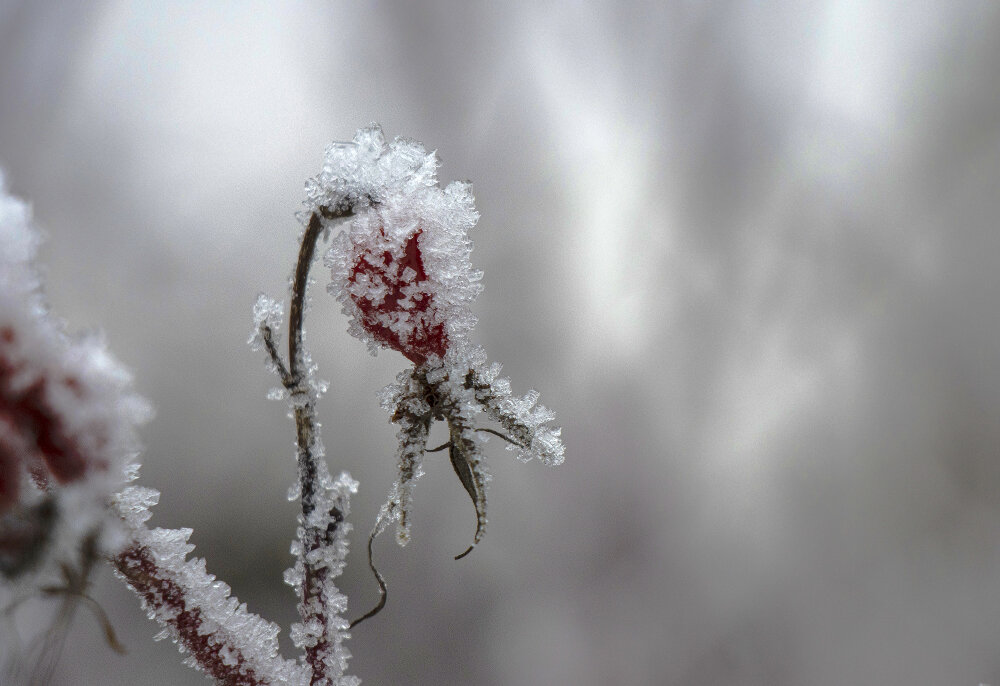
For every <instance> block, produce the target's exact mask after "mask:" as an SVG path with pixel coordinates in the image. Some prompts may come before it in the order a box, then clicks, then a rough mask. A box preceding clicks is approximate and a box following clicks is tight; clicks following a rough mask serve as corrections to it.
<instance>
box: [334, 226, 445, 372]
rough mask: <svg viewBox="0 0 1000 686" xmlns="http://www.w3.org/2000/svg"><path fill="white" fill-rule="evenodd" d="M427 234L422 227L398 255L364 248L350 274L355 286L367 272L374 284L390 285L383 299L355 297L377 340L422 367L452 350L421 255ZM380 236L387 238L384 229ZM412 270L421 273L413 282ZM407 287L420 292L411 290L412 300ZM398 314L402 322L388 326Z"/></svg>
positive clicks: (363, 318)
mask: <svg viewBox="0 0 1000 686" xmlns="http://www.w3.org/2000/svg"><path fill="white" fill-rule="evenodd" d="M422 233H423V230H422V229H420V228H418V229H417V230H416V231H415V232H414V233H413V235H412V236H410V237H409V238H408V239H407V241H406V243H405V244H404V246H403V254H402V256H401V257H398V258H397V257H395V256H393V254H392V253H391V252H389V251H388V250H386V251H383V252H381V253H379V252H376V251H373V250H363V251H362V252H361V253H360V255H359V256H358V258H357V260H356V261H355V262H354V265H353V266H352V267H351V271H350V275H349V277H348V281H349V282H350V284H351V285H354V284H356V283H357V281H358V279H359V277H360V276H361V275H362V274H363V275H365V276H367V277H368V279H369V280H370V281H371V282H372V283H376V284H378V283H381V284H383V285H384V286H385V288H386V289H387V292H386V293H385V297H383V298H382V299H381V300H380V301H378V302H376V301H375V299H374V298H372V297H370V296H367V295H355V294H353V293H352V294H351V300H353V301H354V304H355V305H357V306H358V309H359V310H360V311H361V318H360V319H361V325H362V326H363V327H364V329H365V330H366V331H367V332H368V333H369V334H371V336H372V337H373V338H375V340H377V341H378V342H380V343H382V344H384V345H386V346H388V347H390V348H392V349H393V350H398V351H399V352H401V353H403V355H404V356H405V357H406V358H407V359H409V360H410V361H411V362H413V363H414V364H417V365H420V364H423V363H424V362H426V361H427V358H428V357H429V356H431V355H437V356H439V357H440V356H444V353H445V350H446V349H447V348H448V335H447V333H446V332H445V326H444V322H443V321H438V319H439V318H438V317H437V316H436V315H437V310H436V308H435V303H434V297H433V289H432V287H431V286H432V284H431V283H430V280H429V279H428V276H427V272H426V270H425V269H424V261H423V257H422V256H421V254H420V243H419V237H420V235H421V234H422ZM379 235H380V237H381V238H382V239H383V241H384V240H385V229H384V228H380V229H379ZM408 268H409V269H411V270H413V272H415V276H413V277H412V278H411V279H409V281H407V280H406V279H405V278H404V272H405V271H406V270H407V269H408ZM406 286H410V287H411V288H412V287H416V290H417V292H416V293H411V297H409V298H408V297H407V296H406V295H405V294H404V293H403V288H404V287H406ZM369 292H370V291H369ZM397 318H398V319H399V320H400V321H401V323H402V325H401V326H393V327H390V326H388V324H389V323H390V322H391V321H394V320H396V319H397Z"/></svg>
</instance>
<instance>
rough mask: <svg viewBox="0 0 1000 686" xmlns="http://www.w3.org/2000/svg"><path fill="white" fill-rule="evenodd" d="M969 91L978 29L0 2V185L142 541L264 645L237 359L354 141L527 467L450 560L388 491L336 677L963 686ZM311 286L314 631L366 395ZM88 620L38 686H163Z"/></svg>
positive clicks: (284, 505)
mask: <svg viewBox="0 0 1000 686" xmlns="http://www.w3.org/2000/svg"><path fill="white" fill-rule="evenodd" d="M998 75H1000V5H997V4H996V3H995V2H991V1H986V0H983V1H981V2H976V1H971V0H970V1H965V0H953V1H950V2H945V3H940V2H911V3H896V2H889V1H888V0H883V1H876V0H815V1H807V2H795V3H734V2H718V1H700V2H687V1H682V0H670V1H669V2H667V1H664V2H652V1H650V2H644V3H637V2H622V1H621V0H589V1H588V2H572V3H571V2H564V3H557V2H524V3H517V2H496V3H451V2H443V1H441V2H406V1H403V0H399V1H397V2H347V1H326V2H301V3H299V2H296V3H264V2H208V3H206V2H170V3H166V2H162V3H156V2H148V3H140V2H91V3H54V2H28V1H20V2H16V1H15V2H12V1H10V0H7V1H3V0H0V165H2V166H3V167H4V168H5V169H6V170H7V176H8V183H9V185H10V186H11V188H12V190H13V192H15V193H16V194H18V195H20V196H22V197H25V198H28V199H30V200H31V201H32V202H33V204H34V207H35V212H36V216H37V218H38V222H39V223H40V224H41V225H42V226H43V227H44V228H45V230H46V231H47V233H48V242H47V245H46V246H45V248H44V251H43V261H44V266H45V269H46V271H47V276H48V289H47V290H48V294H49V297H50V300H51V302H52V304H53V308H54V309H55V310H56V311H57V312H58V313H60V314H61V315H62V316H64V317H65V318H66V319H67V320H68V321H69V322H70V324H71V326H72V327H74V328H90V327H99V328H100V329H102V330H103V331H104V332H106V334H107V337H108V339H109V341H110V343H111V346H112V348H113V350H114V351H115V352H116V353H117V355H118V356H119V357H120V358H121V359H122V360H123V361H124V362H125V363H126V364H127V365H128V366H129V367H130V368H132V369H133V370H134V371H135V373H136V377H137V382H138V386H139V388H140V390H141V391H142V393H143V394H145V395H146V396H148V397H149V398H150V399H151V400H152V401H153V402H154V403H155V405H156V407H157V410H158V414H157V417H156V418H155V420H154V421H153V422H152V423H151V424H149V425H148V426H147V427H146V428H145V430H144V437H145V442H146V445H147V450H146V453H145V456H144V458H143V463H144V467H143V477H142V481H143V483H145V484H148V485H152V486H155V487H158V488H159V489H160V490H162V492H163V497H162V502H161V505H160V506H159V507H158V508H157V509H156V517H155V518H154V520H153V523H154V524H159V525H163V526H190V527H193V528H194V531H195V533H194V537H193V540H194V542H195V543H197V545H198V553H199V554H201V555H202V556H205V557H206V558H207V559H208V561H209V568H210V570H212V571H214V572H215V573H217V574H218V575H219V576H220V577H221V578H223V579H225V580H226V581H228V582H229V583H230V584H231V585H232V586H233V587H234V589H235V592H236V593H237V594H238V596H239V597H240V599H241V600H244V601H246V602H247V603H248V604H249V605H250V607H251V609H253V610H255V611H258V612H261V613H262V614H264V615H265V616H266V617H268V618H270V619H273V620H275V621H278V622H280V623H281V624H282V625H283V626H285V627H286V628H287V626H288V624H289V623H290V622H291V621H293V620H294V613H295V610H294V600H293V595H292V592H291V591H290V589H288V588H286V587H285V586H284V585H283V584H282V582H281V573H282V571H283V569H284V568H285V567H287V566H288V565H289V564H290V561H291V557H290V556H289V554H288V544H289V541H290V539H291V536H292V534H293V531H294V526H295V522H294V516H295V505H294V504H293V503H289V502H287V501H286V498H285V494H286V491H287V488H288V486H289V485H290V484H291V482H292V480H293V478H294V462H293V458H292V433H293V430H292V425H291V423H290V422H289V421H288V420H287V419H286V418H285V410H284V408H283V407H282V405H281V404H280V403H273V402H268V401H266V400H265V394H266V392H267V390H268V388H270V387H272V386H273V385H275V380H274V379H273V378H270V376H269V374H268V373H267V372H266V371H265V369H264V365H263V362H262V359H261V358H260V357H259V356H258V355H256V354H254V353H252V352H251V351H250V350H249V349H248V348H247V346H246V345H245V341H246V339H247V336H248V333H249V328H250V308H251V305H252V303H253V301H254V299H255V297H256V294H257V293H258V292H259V291H262V290H263V291H267V292H269V293H272V294H276V295H280V294H282V293H283V292H284V290H285V288H286V280H287V277H288V275H289V273H290V270H291V265H292V260H293V259H294V254H295V247H296V238H297V233H298V224H297V223H296V221H295V219H294V217H293V214H294V212H295V211H296V210H297V209H298V207H299V203H300V202H301V199H302V197H303V193H302V186H303V182H304V181H305V179H306V178H307V177H308V176H311V175H312V174H314V173H316V172H317V171H318V170H319V166H320V163H321V160H322V155H323V151H324V149H325V146H326V145H327V144H328V143H329V142H330V141H332V140H343V139H349V138H351V137H352V136H353V133H354V131H355V129H356V128H358V127H359V126H363V125H365V124H367V123H369V122H370V121H378V122H381V123H382V125H383V126H384V127H385V130H386V132H387V134H388V135H390V136H394V135H405V136H409V137H413V138H417V139H419V140H421V141H423V142H424V143H425V144H426V145H427V147H428V148H430V149H435V148H436V149H437V150H438V151H439V155H440V157H441V159H442V167H441V170H440V176H441V179H442V180H443V181H445V182H447V181H450V180H452V179H472V180H473V181H474V182H475V190H476V197H477V205H478V208H479V210H480V211H481V212H482V219H481V221H480V223H479V225H478V226H477V228H476V229H475V232H474V235H473V238H474V240H475V242H476V249H475V252H474V253H473V258H474V263H475V264H476V266H477V267H480V268H482V269H483V270H485V274H486V276H485V285H486V291H485V292H484V294H483V295H482V297H481V298H480V300H479V301H478V306H477V313H478V314H479V315H480V324H479V326H478V341H479V342H480V343H482V344H483V345H484V346H485V347H486V348H487V350H488V351H489V353H490V355H491V357H493V358H494V359H497V360H500V361H503V362H504V364H505V369H506V372H507V373H508V374H509V375H510V376H511V377H512V379H513V382H514V387H515V390H518V391H519V392H524V391H526V390H528V389H529V388H532V387H533V388H536V389H538V390H539V391H541V393H542V401H543V402H544V403H546V404H547V405H549V406H550V407H552V408H554V409H555V410H556V411H557V412H558V414H559V421H560V423H561V424H562V426H563V427H564V436H565V439H566V443H567V446H568V452H567V460H566V464H565V465H564V466H561V467H558V468H552V469H549V468H545V467H543V466H541V465H539V464H535V463H532V464H527V465H522V464H519V463H517V462H516V461H515V460H513V459H512V457H511V456H510V455H509V454H508V453H507V452H506V451H504V450H502V449H501V447H500V446H499V445H498V444H497V443H496V442H493V443H491V444H490V451H489V455H490V459H491V464H492V469H493V472H494V474H495V479H494V483H493V486H492V490H491V493H490V514H491V524H490V531H489V534H488V536H487V538H486V540H485V543H484V544H483V545H482V546H480V548H479V549H478V550H477V551H476V552H475V553H474V554H473V555H471V556H470V557H469V558H467V559H465V560H462V561H460V562H455V561H453V560H452V559H451V558H452V556H453V555H454V554H455V553H457V552H459V551H461V550H463V549H464V547H465V546H466V544H467V543H468V541H469V538H470V536H471V535H472V532H473V529H474V518H473V513H472V508H471V505H470V504H469V502H468V501H467V498H466V496H465V494H464V492H463V491H462V489H461V487H460V485H459V483H458V481H457V479H456V478H455V476H454V474H453V473H452V472H451V469H450V468H449V466H448V464H447V461H446V460H445V459H444V458H441V459H440V460H438V459H437V458H436V457H430V458H429V464H428V469H427V472H428V473H427V476H426V477H425V478H424V479H423V480H422V482H421V483H420V484H419V485H418V488H417V491H416V498H417V500H416V502H417V509H416V515H415V523H414V540H413V542H412V544H411V545H410V546H409V547H408V548H406V549H400V548H397V547H396V546H395V545H394V544H393V543H392V542H391V541H390V539H389V538H388V537H386V539H385V540H383V541H381V542H380V543H379V545H378V546H377V555H378V558H379V560H380V562H381V565H382V569H383V572H384V574H385V575H386V577H387V578H388V581H389V584H390V599H389V604H388V607H387V608H386V610H385V611H384V612H383V613H382V615H381V616H379V617H378V618H377V619H375V620H373V621H371V622H369V623H367V624H364V625H361V626H359V627H358V628H357V629H356V631H355V636H354V638H353V639H352V641H351V642H350V644H349V647H350V649H351V651H352V652H353V654H354V658H353V660H352V662H351V673H352V674H357V675H359V676H361V677H362V678H363V679H364V680H365V682H366V683H368V684H477V685H481V686H506V685H511V686H514V685H524V684H539V685H550V684H576V685H580V686H584V685H590V684H594V685H596V684H605V683H614V684H624V685H631V684H636V685H647V684H653V685H658V684H669V685H677V686H689V685H690V686H716V685H718V686H724V685H725V686H728V685H740V686H755V685H759V686H803V685H806V684H808V685H811V686H827V685H829V686H846V685H849V684H872V685H880V686H897V685H898V686H903V685H906V686H944V685H948V686H976V685H977V684H1000V453H998V444H1000V230H998V229H1000V227H998V218H1000V77H998ZM316 274H317V275H318V276H320V277H322V276H323V271H322V269H321V268H319V269H317V271H316ZM322 286H323V282H322V279H321V280H320V282H319V284H318V285H317V288H316V289H315V294H316V296H315V307H314V309H313V312H312V314H311V318H310V320H309V322H310V323H309V334H310V336H309V341H310V343H311V348H312V350H313V352H314V354H315V357H316V359H317V361H318V363H319V365H320V370H321V375H322V376H324V377H325V378H328V379H330V380H331V381H332V391H331V393H330V394H329V396H328V397H327V398H326V399H325V401H324V402H323V404H322V406H321V416H322V418H323V421H324V431H325V439H326V443H327V446H328V453H329V458H330V461H331V463H332V469H334V470H339V469H347V470H349V471H350V472H351V473H352V474H353V475H354V476H355V477H356V478H357V479H359V480H360V482H361V489H360V492H359V493H358V495H357V496H356V498H355V500H354V505H353V515H352V519H353V522H354V524H355V526H356V529H357V532H356V535H355V537H354V548H355V552H354V553H353V554H352V556H351V558H350V567H349V569H348V572H347V574H346V576H345V577H344V578H343V579H342V582H343V583H342V587H343V588H344V590H345V591H346V592H347V593H348V594H349V596H350V598H351V600H352V608H353V611H352V613H351V614H357V613H358V612H360V611H362V610H365V609H367V608H368V606H369V605H370V604H371V603H372V602H374V600H375V586H374V583H373V581H372V579H371V577H370V576H369V574H368V572H367V570H366V565H365V563H364V557H363V544H362V543H363V540H364V539H363V536H364V535H365V533H366V532H367V530H368V528H369V527H370V525H371V523H372V522H373V520H374V517H375V513H376V511H377V509H378V507H379V505H380V504H381V502H382V500H383V498H384V497H385V494H386V492H387V490H388V488H389V486H390V484H391V482H392V480H393V478H394V474H395V465H394V457H393V449H394V435H393V434H394V429H393V427H391V426H390V424H389V423H388V421H387V417H386V416H385V415H384V414H383V413H382V411H381V410H380V409H379V407H378V404H377V401H376V399H375V392H376V390H377V389H378V388H380V387H381V386H383V385H384V384H386V383H388V382H389V381H391V380H392V378H393V376H394V375H395V373H396V372H397V371H398V370H399V369H400V368H402V366H403V363H404V360H403V359H402V358H401V357H400V356H399V355H397V354H394V353H382V354H380V355H379V356H378V357H377V358H371V357H370V356H368V354H367V352H366V350H365V347H364V346H363V345H362V344H361V343H359V342H358V341H356V340H354V339H351V338H349V337H348V336H347V335H346V334H345V333H344V330H345V327H346V320H345V318H344V317H343V315H341V314H340V312H339V308H338V307H337V306H336V303H335V302H334V301H333V298H331V297H329V296H327V295H326V294H325V293H324V292H323V290H322ZM95 596H96V597H97V598H98V599H99V600H100V602H101V603H102V605H103V606H104V607H105V608H106V609H107V611H108V613H109V614H110V615H111V617H112V618H113V620H114V624H115V626H116V628H117V630H118V632H119V633H120V635H121V636H122V638H123V640H124V642H125V643H126V644H127V645H128V648H129V654H128V655H127V656H125V657H119V656H117V655H115V654H113V653H112V652H111V651H110V650H109V649H108V648H107V647H106V646H105V645H104V644H103V640H102V635H101V632H100V630H99V628H98V625H97V624H96V623H95V622H94V620H93V618H92V617H91V616H89V615H88V613H86V612H82V613H81V614H79V615H78V616H77V618H76V620H75V622H74V623H73V625H72V628H71V629H70V632H69V636H68V640H67V643H66V647H65V650H64V653H63V656H62V660H61V662H60V666H59V668H58V670H57V673H56V680H55V683H58V684H81V683H86V684H109V685H115V684H123V685H124V684H146V685H154V684H171V685H178V684H201V683H203V680H202V678H201V677H200V675H198V674H196V673H194V672H192V671H191V670H189V669H187V668H186V667H184V666H182V665H181V663H180V659H179V657H178V655H177V653H176V650H175V648H174V647H173V646H172V645H171V644H170V643H169V642H160V643H154V642H152V640H151V637H152V636H153V635H154V634H155V633H157V631H158V629H157V627H156V626H155V625H154V624H153V623H151V622H149V621H147V619H146V618H145V616H144V614H143V612H142V611H141V610H140V609H139V607H138V603H137V602H136V599H135V598H134V597H133V596H132V595H131V593H130V592H129V591H127V590H126V589H125V588H124V587H123V586H122V585H121V584H120V583H119V582H117V581H116V580H114V579H113V578H112V577H111V574H110V572H108V571H104V572H102V574H101V576H100V577H99V578H98V580H97V583H96V589H95ZM28 607H29V609H23V610H22V611H20V612H19V613H18V629H17V630H18V632H20V633H21V634H22V635H23V636H22V638H27V639H28V640H29V641H30V637H31V636H33V635H35V634H37V632H38V631H40V630H41V629H42V628H43V627H44V626H45V623H46V621H48V617H49V616H50V613H51V611H52V610H53V606H52V605H51V604H46V603H42V602H37V603H34V604H32V605H30V606H28ZM12 631H13V630H12V629H11V628H10V626H9V625H4V627H3V629H2V630H0V636H2V638H0V645H3V646H4V649H5V650H7V651H8V652H10V651H11V646H12V645H13V644H14V640H13V633H12ZM286 633H287V629H286ZM282 640H283V641H284V645H285V646H286V648H287V647H288V646H289V644H288V641H287V638H285V634H283V639H282Z"/></svg>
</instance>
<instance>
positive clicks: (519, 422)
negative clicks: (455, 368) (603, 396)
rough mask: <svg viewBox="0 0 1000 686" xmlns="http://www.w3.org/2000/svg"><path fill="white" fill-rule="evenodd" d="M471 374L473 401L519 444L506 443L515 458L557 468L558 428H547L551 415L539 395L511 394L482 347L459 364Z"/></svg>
mask: <svg viewBox="0 0 1000 686" xmlns="http://www.w3.org/2000/svg"><path fill="white" fill-rule="evenodd" d="M454 364H461V365H463V366H465V367H467V368H468V369H471V370H472V372H473V378H474V388H475V395H476V402H477V403H479V404H480V405H481V406H482V407H483V408H484V409H485V410H486V414H487V415H488V416H489V418H490V419H492V420H494V421H496V422H499V423H500V425H501V426H503V427H504V428H505V429H507V431H508V432H509V435H510V436H511V438H514V439H515V440H516V441H518V443H519V445H515V444H511V443H508V444H507V449H508V450H511V451H514V452H516V453H517V458H518V459H519V460H521V461H522V462H527V461H529V460H531V459H532V458H537V459H538V460H540V461H541V462H542V463H543V464H545V465H552V466H555V465H560V464H562V463H563V461H564V460H565V454H566V447H565V446H564V445H563V442H562V439H561V438H560V436H561V434H562V429H560V428H558V427H553V426H548V423H549V422H551V421H552V420H553V419H555V416H556V415H555V413H554V412H553V411H552V410H550V409H549V408H547V407H545V406H544V405H538V404H537V403H538V398H539V394H538V392H537V391H534V390H531V391H528V392H527V393H525V394H524V395H523V396H521V397H517V396H515V395H514V394H513V393H512V392H511V386H510V379H508V378H507V377H502V376H500V368H501V365H500V363H499V362H493V363H492V364H488V363H487V360H486V353H485V352H484V351H483V349H482V348H479V347H471V348H469V349H468V350H467V351H466V357H465V359H463V360H462V361H461V362H460V363H459V362H457V361H456V362H455V363H454Z"/></svg>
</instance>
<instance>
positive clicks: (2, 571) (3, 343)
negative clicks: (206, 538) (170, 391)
mask: <svg viewBox="0 0 1000 686" xmlns="http://www.w3.org/2000/svg"><path fill="white" fill-rule="evenodd" d="M39 241H40V238H39V232H38V230H37V229H36V228H35V227H34V225H33V223H32V218H31V211H30V208H29V207H28V206H27V205H26V204H25V203H23V202H21V201H20V200H18V199H16V198H13V197H10V196H9V195H7V192H6V188H5V185H4V179H3V175H2V173H0V576H6V577H8V578H17V577H19V576H20V575H21V574H23V573H24V572H27V571H29V570H31V571H33V572H35V574H34V577H33V578H34V579H36V580H37V579H39V578H44V575H43V574H42V572H43V571H45V570H43V569H42V567H43V566H44V565H46V564H49V563H59V564H71V565H72V564H75V563H76V561H75V560H74V559H72V556H73V555H74V554H76V551H78V550H79V549H80V545H81V542H82V541H83V540H84V539H95V540H96V541H97V543H98V547H99V549H100V550H101V551H102V552H105V553H110V552H113V551H114V549H115V548H116V547H117V546H119V545H120V544H122V543H123V540H122V536H121V531H120V530H119V527H118V526H117V518H116V517H115V516H114V515H110V514H109V511H108V502H109V500H110V498H111V497H112V495H113V494H114V493H115V492H116V491H118V490H119V489H120V488H122V486H123V485H124V484H125V483H126V482H128V481H130V480H131V479H133V478H134V477H135V473H136V466H135V465H134V464H133V462H132V461H133V459H134V458H135V456H136V455H137V454H138V452H139V449H140V446H139V440H138V437H137V434H136V426H137V425H139V424H141V423H142V422H144V421H146V420H147V419H148V417H149V415H150V408H149V405H148V404H147V403H146V401H145V400H143V399H142V398H140V397H139V396H138V395H137V394H135V392H134V391H133V390H132V379H131V376H130V374H129V373H128V372H127V371H126V370H125V369H124V368H123V367H122V366H121V365H120V364H119V363H118V362H117V361H116V360H115V359H114V358H113V357H112V356H111V354H110V353H109V352H108V350H107V348H106V346H105V344H104V341H103V340H102V339H101V338H100V337H99V336H96V335H93V334H91V335H88V336H71V335H69V334H67V333H66V332H65V330H64V327H63V324H62V322H61V321H59V320H58V319H56V318H55V317H54V316H53V315H51V314H50V313H49V311H48V307H47V305H46V303H45V301H44V298H43V296H42V293H41V287H40V281H39V278H38V274H37V272H36V268H35V264H34V261H35V257H36V252H37V249H38V244H39ZM51 566H53V567H57V565H54V564H53V565H51ZM50 571H51V570H50Z"/></svg>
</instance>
